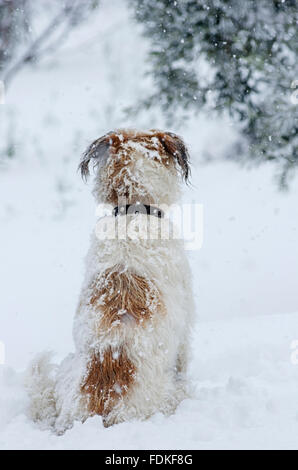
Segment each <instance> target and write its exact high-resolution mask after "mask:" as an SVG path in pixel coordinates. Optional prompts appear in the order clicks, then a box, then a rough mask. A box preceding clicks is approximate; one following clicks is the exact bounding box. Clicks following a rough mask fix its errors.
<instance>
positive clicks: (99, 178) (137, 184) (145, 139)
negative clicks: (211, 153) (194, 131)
mask: <svg viewBox="0 0 298 470" xmlns="http://www.w3.org/2000/svg"><path fill="white" fill-rule="evenodd" d="M90 162H92V163H93V168H94V169H96V177H95V190H94V194H95V197H96V199H97V200H98V202H105V203H110V204H114V205H116V204H118V203H119V201H121V200H123V201H124V200H125V201H128V202H129V203H130V204H131V203H135V202H137V201H140V202H143V203H146V204H153V203H156V202H157V201H160V202H162V203H164V204H171V203H173V202H175V201H176V199H177V198H178V197H179V193H180V191H179V174H180V175H181V176H182V179H184V180H185V181H186V182H187V181H188V178H189V173H190V168H189V154H188V150H187V147H186V145H185V144H184V142H183V140H182V138H181V137H179V136H177V135H176V134H174V133H172V132H162V131H159V130H150V131H148V132H139V131H135V130H127V129H123V130H122V129H120V130H118V131H115V132H110V133H108V134H106V135H104V136H103V137H100V138H99V139H97V140H95V141H94V142H93V143H92V144H91V145H90V146H89V147H88V149H87V150H86V152H85V153H84V155H83V158H82V161H81V163H80V166H79V168H80V171H81V174H82V177H83V178H85V179H86V178H87V177H88V175H89V166H90V165H89V164H90Z"/></svg>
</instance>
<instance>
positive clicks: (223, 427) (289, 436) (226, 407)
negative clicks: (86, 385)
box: [0, 314, 298, 449]
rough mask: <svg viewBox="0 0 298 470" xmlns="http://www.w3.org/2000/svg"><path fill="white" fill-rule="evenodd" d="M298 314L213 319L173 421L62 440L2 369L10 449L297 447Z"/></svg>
mask: <svg viewBox="0 0 298 470" xmlns="http://www.w3.org/2000/svg"><path fill="white" fill-rule="evenodd" d="M297 329H298V314H288V315H270V316H269V315H268V316H259V317H254V318H246V319H227V320H216V321H206V322H203V323H201V324H200V325H198V327H197V329H196V331H195V333H194V338H195V341H194V355H193V361H192V364H191V377H192V387H193V391H192V397H191V398H190V399H187V400H184V401H183V402H182V403H181V405H180V406H179V408H178V410H177V411H176V413H175V414H174V415H173V416H170V417H165V416H163V415H162V414H156V415H155V416H153V417H152V418H151V419H150V420H148V421H145V422H129V423H123V424H119V425H116V426H112V427H111V428H108V429H106V428H104V427H103V425H102V422H101V418H99V417H94V418H91V419H89V420H88V421H87V422H86V423H84V424H81V423H76V424H75V426H74V427H73V428H72V429H71V430H69V431H67V432H66V433H65V434H64V435H63V436H55V435H54V434H51V433H50V432H48V431H42V430H40V429H38V427H37V426H36V425H33V424H32V423H31V422H30V421H29V419H28V418H27V417H26V396H25V393H24V389H23V387H22V374H20V373H16V372H15V371H13V370H12V369H9V368H5V369H3V370H2V374H1V379H0V396H1V399H0V410H1V415H0V423H1V426H0V446H1V448H3V449H11V448H18V449H214V448H216V449H230V448H231V449H245V448H248V449H250V448H255V449H276V448H278V449H293V448H297V433H298V410H297V366H296V367H295V366H294V365H292V364H291V361H290V356H291V349H290V341H291V338H292V337H293V331H297Z"/></svg>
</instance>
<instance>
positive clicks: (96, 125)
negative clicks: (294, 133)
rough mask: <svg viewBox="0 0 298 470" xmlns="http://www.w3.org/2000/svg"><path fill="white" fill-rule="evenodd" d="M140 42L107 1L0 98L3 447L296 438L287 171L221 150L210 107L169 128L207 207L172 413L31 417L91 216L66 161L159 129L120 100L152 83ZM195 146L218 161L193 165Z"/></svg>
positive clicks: (295, 318)
mask: <svg viewBox="0 0 298 470" xmlns="http://www.w3.org/2000/svg"><path fill="white" fill-rule="evenodd" d="M145 54H146V43H145V41H144V40H143V39H142V38H140V31H139V27H136V26H135V25H134V24H133V23H132V22H131V20H130V19H129V12H128V11H127V10H126V8H125V4H124V2H121V1H119V0H113V1H111V0H110V1H107V0H105V1H103V5H102V7H101V9H99V11H98V13H97V14H96V15H94V18H93V19H92V22H91V23H89V24H88V25H82V26H81V27H80V28H79V29H78V30H77V31H76V32H75V33H74V35H73V36H72V37H71V38H70V39H69V41H68V42H67V43H66V44H65V46H63V48H61V49H60V50H59V51H58V52H57V53H56V54H55V56H51V57H49V58H48V59H47V60H45V61H43V62H42V63H41V64H39V65H38V66H37V68H35V69H30V68H27V69H24V70H23V71H22V73H21V74H20V75H19V76H18V77H17V79H16V80H15V82H14V83H13V85H12V87H11V88H10V90H9V91H8V94H7V97H6V104H5V105H0V136H1V137H0V152H1V151H3V149H4V148H5V146H6V142H7V136H9V139H8V140H9V141H11V142H13V143H14V145H15V155H14V157H13V158H11V160H10V161H7V162H6V163H1V166H0V201H1V202H0V227H1V228H0V286H1V294H0V315H1V317H0V341H2V342H3V343H4V345H5V352H6V358H5V364H4V365H0V448H50V449H54V448H60V449H62V448H110V449H121V448H122V449H123V448H130V449H134V448H138V449H141V448H159V449H161V448H173V449H175V448H177V449H178V448H298V438H297V436H298V365H295V364H294V363H293V362H295V361H293V360H291V356H292V359H293V357H294V358H295V357H296V356H295V354H294V351H293V350H292V349H291V344H292V342H293V341H294V340H298V313H297V312H298V289H297V280H298V262H297V260H298V243H297V238H298V205H297V201H298V186H297V179H296V180H294V181H293V182H292V187H291V192H290V193H286V194H283V193H280V192H278V190H277V187H276V185H275V184H274V180H273V168H272V167H271V166H263V167H261V168H257V169H251V170H250V171H247V170H246V169H243V168H239V167H238V166H236V165H235V164H234V163H231V162H229V163H227V162H222V161H220V157H221V155H222V152H223V151H224V149H225V148H227V145H228V144H229V143H230V142H231V141H232V139H233V138H234V135H235V131H234V129H233V127H232V126H231V124H230V123H229V122H228V120H227V119H225V120H224V121H220V120H215V119H214V118H213V117H212V120H211V116H200V117H199V118H192V119H190V121H189V122H188V123H187V124H185V127H184V128H181V129H179V130H178V131H179V132H180V133H181V134H183V135H184V136H185V139H186V141H187V142H188V144H189V146H190V150H191V155H192V161H193V172H192V173H193V179H192V182H193V187H191V188H189V189H187V190H186V191H185V195H184V200H185V201H194V202H198V203H201V204H203V206H204V244H203V247H202V249H201V250H199V251H191V252H189V259H190V262H191V266H192V270H193V275H194V290H195V295H196V303H197V317H198V324H197V328H196V331H195V332H194V335H193V360H192V363H191V368H190V377H191V379H192V383H193V392H192V398H191V399H189V400H186V401H184V402H183V403H181V405H180V407H179V409H178V410H177V412H176V414H175V415H174V416H171V417H168V418H166V417H164V416H162V415H156V416H154V417H152V418H151V419H150V420H149V421H147V422H143V423H136V422H132V423H124V424H121V425H117V426H114V427H112V428H109V429H104V428H103V427H102V424H101V420H100V418H93V419H90V420H89V421H87V422H86V423H85V424H84V425H81V424H79V423H78V424H76V426H75V427H74V428H73V429H72V430H70V431H68V432H67V433H66V434H65V435H64V436H60V437H57V436H54V435H51V434H49V433H48V432H46V431H41V430H40V429H38V428H37V427H36V426H35V425H34V424H32V423H31V422H30V421H29V419H28V418H27V417H26V400H27V398H26V394H25V391H24V388H23V385H22V380H23V371H24V370H25V368H26V366H27V364H28V362H29V361H30V360H31V359H32V358H33V356H34V355H35V354H36V353H37V352H39V351H41V350H44V349H51V350H54V351H55V352H56V354H57V355H56V359H57V361H59V360H61V359H62V358H63V356H64V355H66V354H67V353H68V352H69V351H70V350H72V348H73V345H72V337H71V329H72V318H73V314H74V309H75V306H76V302H77V298H78V294H79V290H80V285H81V282H82V278H83V261H82V260H83V257H84V255H85V252H86V251H87V248H88V244H89V235H90V233H91V230H92V227H93V225H94V222H95V208H94V204H93V200H92V197H91V195H90V186H89V185H87V186H86V185H84V184H83V183H82V182H81V180H80V178H79V175H78V174H77V173H76V167H77V164H78V161H79V157H80V154H81V153H82V151H83V150H84V149H85V147H86V146H87V145H88V144H89V143H90V141H91V140H92V139H94V138H95V137H98V136H100V135H102V134H104V133H105V132H107V131H109V130H111V129H114V128H117V127H121V126H133V127H138V128H150V127H155V128H156V127H160V128H164V127H165V123H164V121H163V118H162V117H161V115H160V114H159V113H158V112H155V111H150V112H146V113H145V112H144V113H142V114H141V115H140V116H138V117H137V118H136V119H134V118H133V117H132V116H131V117H129V118H127V117H126V116H125V114H124V112H123V108H125V107H126V106H127V105H130V104H132V103H133V102H134V100H135V99H136V98H137V97H139V96H141V95H142V93H143V92H144V90H147V89H148V87H150V86H152V85H151V83H150V80H149V79H148V78H146V80H144V78H143V73H144V71H145V68H146V64H145ZM172 130H173V131H175V130H176V129H172ZM204 153H208V154H209V155H212V156H213V157H214V158H215V162H214V163H212V164H206V163H203V155H204ZM295 312H296V313H295Z"/></svg>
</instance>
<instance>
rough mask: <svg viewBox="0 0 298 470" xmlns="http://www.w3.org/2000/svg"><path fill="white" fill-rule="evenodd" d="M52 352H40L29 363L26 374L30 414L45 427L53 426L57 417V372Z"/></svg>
mask: <svg viewBox="0 0 298 470" xmlns="http://www.w3.org/2000/svg"><path fill="white" fill-rule="evenodd" d="M52 355H53V354H52V353H51V352H49V351H45V352H42V353H40V354H38V355H37V356H36V357H35V358H34V360H33V361H32V362H31V364H30V365H29V367H28V369H27V371H26V376H25V387H26V389H27V392H28V395H29V407H28V414H29V416H30V418H31V419H32V420H33V421H35V422H37V423H38V424H40V425H41V426H42V427H43V428H45V429H49V428H52V427H53V426H54V424H55V420H56V417H57V411H56V399H55V386H56V380H55V375H56V374H55V372H56V369H57V366H56V365H54V364H52V363H51V358H52Z"/></svg>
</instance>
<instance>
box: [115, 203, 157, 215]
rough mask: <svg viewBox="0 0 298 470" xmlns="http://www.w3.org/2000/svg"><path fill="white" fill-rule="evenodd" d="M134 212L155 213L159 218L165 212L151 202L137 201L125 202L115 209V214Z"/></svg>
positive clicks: (132, 213) (131, 213)
mask: <svg viewBox="0 0 298 470" xmlns="http://www.w3.org/2000/svg"><path fill="white" fill-rule="evenodd" d="M134 214H145V215H154V216H155V217H158V218H159V219H161V218H163V217H164V212H163V211H162V210H161V209H159V208H158V207H155V206H151V205H150V204H141V203H139V202H137V203H136V204H124V205H122V206H116V207H114V209H113V215H114V216H115V217H117V215H134Z"/></svg>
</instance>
